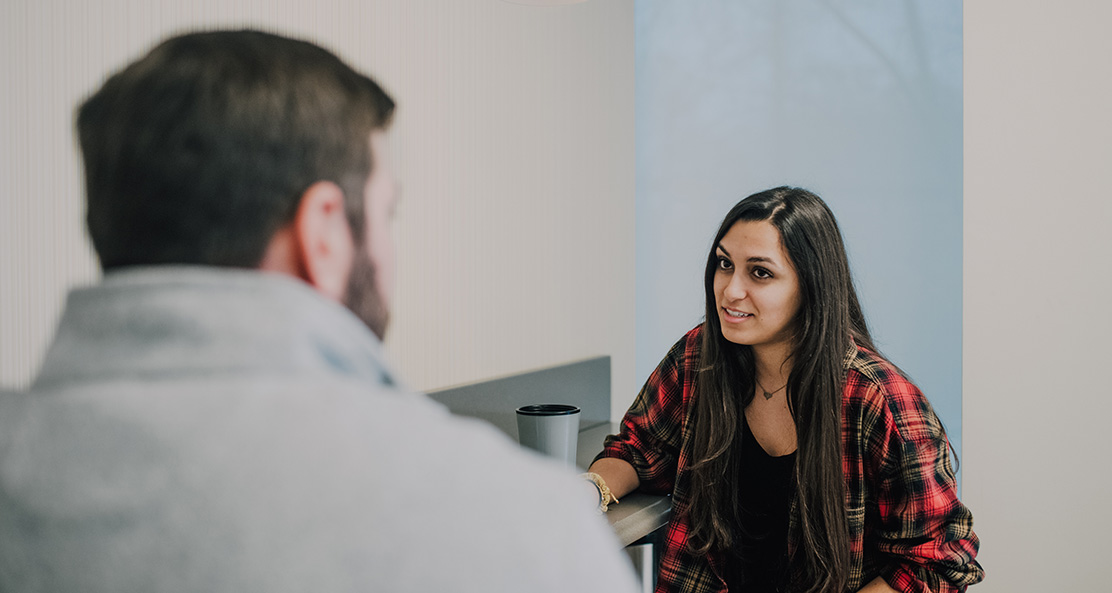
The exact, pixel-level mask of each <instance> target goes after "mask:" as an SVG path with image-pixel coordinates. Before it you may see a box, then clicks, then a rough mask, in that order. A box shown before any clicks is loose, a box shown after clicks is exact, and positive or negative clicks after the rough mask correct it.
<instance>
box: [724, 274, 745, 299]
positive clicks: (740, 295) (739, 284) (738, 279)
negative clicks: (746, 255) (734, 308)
mask: <svg viewBox="0 0 1112 593" xmlns="http://www.w3.org/2000/svg"><path fill="white" fill-rule="evenodd" d="M725 292H726V297H727V298H729V299H730V300H731V301H740V300H742V299H744V298H745V297H746V296H748V294H749V288H748V287H747V286H746V285H745V277H744V276H742V275H741V274H734V275H733V276H730V283H729V284H727V285H726V291H725Z"/></svg>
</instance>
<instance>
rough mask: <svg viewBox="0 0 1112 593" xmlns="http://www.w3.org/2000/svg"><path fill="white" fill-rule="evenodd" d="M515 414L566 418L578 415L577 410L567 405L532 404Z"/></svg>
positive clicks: (521, 408)
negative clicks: (570, 415)
mask: <svg viewBox="0 0 1112 593" xmlns="http://www.w3.org/2000/svg"><path fill="white" fill-rule="evenodd" d="M517 413H518V414H525V415H526V416H566V415H568V414H578V413H579V408H577V407H575V406H572V405H568V404H533V405H531V406H521V407H520V408H518V409H517Z"/></svg>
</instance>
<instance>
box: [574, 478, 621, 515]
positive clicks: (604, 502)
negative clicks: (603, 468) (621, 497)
mask: <svg viewBox="0 0 1112 593" xmlns="http://www.w3.org/2000/svg"><path fill="white" fill-rule="evenodd" d="M580 477H581V478H583V479H585V480H587V481H589V482H591V483H593V484H594V485H595V487H596V488H598V498H599V503H598V508H599V511H601V512H603V513H605V512H606V510H607V508H608V507H609V506H610V505H611V504H618V497H616V496H614V493H613V492H611V491H610V488H608V487H607V486H606V480H603V479H602V476H600V475H598V474H596V473H594V472H587V473H585V474H580Z"/></svg>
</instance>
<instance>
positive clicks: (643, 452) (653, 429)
mask: <svg viewBox="0 0 1112 593" xmlns="http://www.w3.org/2000/svg"><path fill="white" fill-rule="evenodd" d="M697 337H698V331H697V329H696V330H692V331H691V332H689V333H688V334H687V335H685V336H684V337H683V338H681V339H680V341H678V342H676V344H675V345H674V346H672V348H671V350H669V351H668V354H667V356H665V357H664V360H662V361H661V362H660V364H659V365H658V366H657V368H656V370H654V371H653V373H652V375H650V376H649V379H648V380H647V381H646V382H645V385H644V387H642V388H641V392H640V393H639V394H638V395H637V399H636V400H634V402H633V405H632V406H630V408H629V410H628V411H627V412H626V414H625V417H623V418H622V423H621V429H620V431H619V433H618V434H616V435H610V436H608V437H606V440H605V442H604V443H603V450H602V453H600V454H599V455H598V457H596V459H600V458H603V457H616V458H619V459H624V460H625V461H627V462H629V463H630V465H632V466H633V468H634V469H635V470H637V477H638V479H640V481H641V485H640V490H642V491H645V492H651V493H655V494H671V493H672V491H673V488H674V487H675V482H676V473H677V468H678V464H679V461H680V449H681V445H682V438H683V434H682V433H683V423H684V397H685V393H688V392H690V387H691V379H692V378H691V376H690V374H691V372H690V369H688V368H687V366H688V365H687V363H688V359H689V357H692V356H695V350H694V348H695V345H696V344H697V342H698V340H697Z"/></svg>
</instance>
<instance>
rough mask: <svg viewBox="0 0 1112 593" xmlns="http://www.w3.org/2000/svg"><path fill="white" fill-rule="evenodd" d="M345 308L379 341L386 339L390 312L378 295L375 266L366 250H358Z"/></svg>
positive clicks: (353, 263) (349, 278)
mask: <svg viewBox="0 0 1112 593" xmlns="http://www.w3.org/2000/svg"><path fill="white" fill-rule="evenodd" d="M344 306H346V307H347V308H348V309H350V310H351V312H352V313H355V315H356V317H358V318H359V319H362V320H363V323H365V324H367V327H369V328H370V329H371V331H372V332H374V334H375V335H376V336H378V339H380V340H382V339H384V336H385V335H386V326H387V325H388V324H389V323H390V311H388V310H387V309H386V303H384V302H383V299H382V296H381V295H379V293H378V288H377V286H376V285H375V265H374V263H373V262H372V261H371V258H370V256H369V255H367V250H366V249H365V248H360V249H357V250H356V254H355V261H354V262H352V266H351V275H350V276H349V277H348V285H347V292H346V294H345V295H344Z"/></svg>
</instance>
